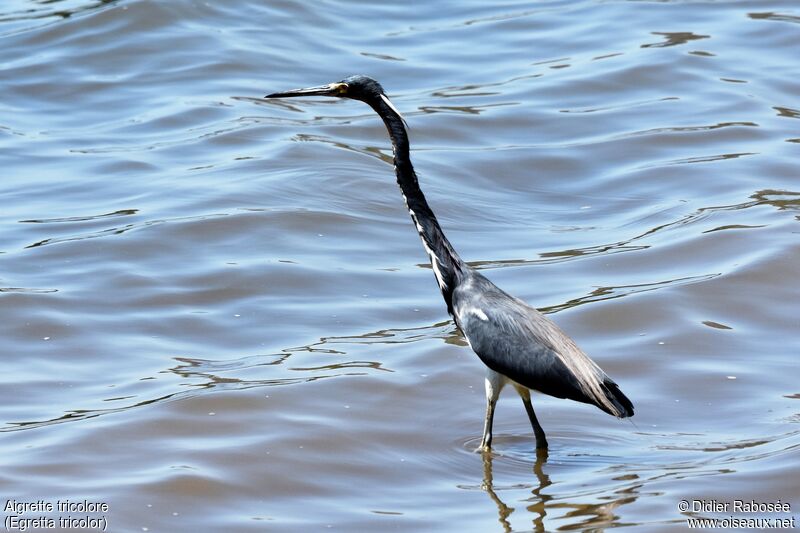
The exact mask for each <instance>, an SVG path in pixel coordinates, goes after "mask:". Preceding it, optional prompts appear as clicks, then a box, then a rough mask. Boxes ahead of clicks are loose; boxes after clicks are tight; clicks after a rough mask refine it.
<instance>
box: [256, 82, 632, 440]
mask: <svg viewBox="0 0 800 533" xmlns="http://www.w3.org/2000/svg"><path fill="white" fill-rule="evenodd" d="M310 95H324V96H339V97H345V98H352V99H356V100H361V101H363V102H365V103H367V104H369V105H370V106H371V107H372V108H373V109H374V110H375V112H377V113H378V115H380V117H381V118H382V119H383V121H384V123H385V124H386V128H387V130H388V131H389V136H390V138H391V140H392V148H393V151H394V166H395V173H396V175H397V183H398V185H399V186H400V190H401V192H402V193H403V198H404V199H405V201H406V206H407V207H408V210H409V213H410V214H411V219H412V221H413V222H414V225H415V226H416V228H417V231H418V233H419V235H420V238H421V239H422V244H423V246H424V247H425V251H426V252H427V253H428V256H429V257H430V260H431V267H432V268H433V272H434V275H435V276H436V281H437V283H438V284H439V288H440V290H441V292H442V296H443V297H444V301H445V304H446V305H447V311H448V312H449V313H450V315H451V316H452V317H453V320H455V323H456V325H457V326H458V327H459V329H460V330H461V331H462V333H464V336H465V337H466V339H467V342H469V345H470V346H471V347H472V349H473V350H474V351H475V353H476V354H477V355H478V357H479V358H480V359H481V361H483V363H484V364H485V365H486V366H487V367H488V373H487V377H486V398H487V408H486V421H485V425H484V433H483V440H482V442H481V448H483V449H488V448H489V447H490V446H491V440H492V420H493V416H494V407H495V404H496V402H497V398H498V396H499V394H500V391H501V390H502V388H503V386H504V385H505V384H507V383H509V384H511V385H513V386H514V388H515V389H516V390H517V392H518V393H519V394H520V396H521V397H522V400H523V403H524V405H525V409H526V411H527V413H528V417H529V418H530V421H531V425H532V426H533V430H534V433H535V435H536V444H537V448H546V447H547V440H546V438H545V435H544V431H543V430H542V428H541V425H540V424H539V422H538V420H537V419H536V415H535V414H534V411H533V407H532V405H531V401H530V389H533V390H537V391H540V392H543V393H545V394H549V395H551V396H555V397H557V398H568V399H570V400H575V401H579V402H584V403H589V404H593V405H596V406H597V407H599V408H600V409H602V410H603V411H605V412H606V413H609V414H611V415H614V416H617V417H620V418H624V417H628V416H632V415H633V404H631V402H630V400H628V398H627V397H626V396H625V395H624V394H623V393H622V392H621V391H620V390H619V387H617V384H616V383H614V381H613V380H611V378H609V377H608V376H607V375H606V374H605V373H604V372H603V371H602V370H601V369H600V367H599V366H597V365H596V364H595V363H594V362H593V361H592V360H591V359H589V358H588V357H587V356H586V354H584V353H583V351H581V349H580V348H578V346H577V345H576V344H575V343H574V342H573V341H572V339H570V338H569V337H568V336H567V335H566V334H565V333H564V332H563V331H561V329H560V328H559V327H558V326H556V325H555V324H554V323H553V322H552V321H551V320H549V319H548V318H547V317H545V316H544V315H542V314H541V313H539V312H538V311H537V310H536V309H534V308H533V307H531V306H529V305H528V304H526V303H525V302H523V301H522V300H520V299H518V298H515V297H513V296H511V295H509V294H507V293H506V292H504V291H502V290H501V289H499V288H498V287H497V286H496V285H494V284H493V283H492V282H491V281H489V280H488V279H487V278H486V277H485V276H483V275H482V274H481V273H479V272H477V271H475V270H474V269H472V268H471V267H470V266H469V265H467V264H466V263H465V262H464V261H462V260H461V258H460V257H459V256H458V254H457V253H456V251H455V249H454V248H453V246H452V245H451V244H450V242H449V241H448V240H447V237H445V235H444V233H443V232H442V228H441V227H440V226H439V223H438V221H437V220H436V216H435V215H434V214H433V211H432V210H431V208H430V206H429V205H428V202H427V200H426V199H425V196H424V195H423V194H422V190H421V189H420V188H419V183H418V181H417V176H416V173H415V172H414V168H413V166H412V165H411V159H410V152H409V143H408V134H407V132H406V129H405V126H404V123H403V119H402V117H401V116H400V113H399V112H398V111H397V109H396V108H395V107H394V106H393V105H392V104H391V102H390V101H389V99H388V97H387V96H386V94H385V93H384V92H383V88H382V87H381V86H380V84H378V82H376V81H375V80H372V79H371V78H367V77H365V76H353V77H351V78H347V79H345V80H343V81H341V82H338V83H331V84H329V85H324V86H321V87H312V88H309V89H298V90H294V91H287V92H282V93H274V94H271V95H268V98H277V97H291V96H310Z"/></svg>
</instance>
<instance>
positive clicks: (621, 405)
mask: <svg viewBox="0 0 800 533" xmlns="http://www.w3.org/2000/svg"><path fill="white" fill-rule="evenodd" d="M603 392H605V394H606V398H607V399H608V401H609V402H610V403H611V405H613V406H614V411H616V412H614V411H612V410H610V409H607V408H606V407H605V406H604V405H598V407H600V409H602V410H603V411H605V412H606V413H608V414H610V415H613V416H616V417H617V418H628V417H629V416H633V404H632V403H631V401H630V400H629V399H628V397H627V396H625V395H624V394H623V393H622V391H621V390H619V386H618V385H617V384H616V383H614V382H613V381H612V380H611V378H609V377H606V378H605V379H604V380H603Z"/></svg>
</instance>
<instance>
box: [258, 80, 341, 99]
mask: <svg viewBox="0 0 800 533" xmlns="http://www.w3.org/2000/svg"><path fill="white" fill-rule="evenodd" d="M342 85H343V84H341V83H329V84H327V85H320V86H318V87H307V88H305V89H292V90H291V91H283V92H279V93H272V94H268V95H267V96H265V97H264V98H289V97H292V96H340V95H341V90H342V87H341V86H342Z"/></svg>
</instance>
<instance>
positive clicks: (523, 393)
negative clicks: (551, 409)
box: [514, 385, 547, 450]
mask: <svg viewBox="0 0 800 533" xmlns="http://www.w3.org/2000/svg"><path fill="white" fill-rule="evenodd" d="M514 388H515V389H517V392H518V393H519V395H520V397H522V403H524V404H525V411H527V412H528V418H529V419H530V421H531V426H533V434H534V435H535V436H536V449H537V450H546V449H547V437H545V436H544V430H543V429H542V426H541V425H539V420H538V419H537V418H536V413H534V412H533V405H531V391H530V390H528V388H527V387H523V386H522V385H514Z"/></svg>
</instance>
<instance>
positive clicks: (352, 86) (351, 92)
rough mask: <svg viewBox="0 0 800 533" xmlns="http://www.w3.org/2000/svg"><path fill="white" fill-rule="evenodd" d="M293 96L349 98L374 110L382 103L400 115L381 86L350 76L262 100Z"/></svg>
mask: <svg viewBox="0 0 800 533" xmlns="http://www.w3.org/2000/svg"><path fill="white" fill-rule="evenodd" d="M294 96H336V97H339V98H351V99H353V100H361V101H362V102H365V103H367V104H369V105H370V106H372V107H373V108H376V109H377V107H376V106H377V105H378V102H381V101H383V102H384V103H386V105H388V106H389V107H390V108H391V109H392V110H393V111H394V112H395V113H397V114H398V115H400V113H399V112H398V111H397V109H396V108H395V107H394V105H392V103H391V102H390V101H389V98H388V97H387V96H386V93H385V92H384V90H383V87H381V84H380V83H378V82H377V81H375V80H373V79H372V78H370V77H368V76H361V75H358V76H350V77H349V78H345V79H343V80H342V81H337V82H334V83H329V84H327V85H319V86H317V87H307V88H305V89H293V90H291V91H282V92H278V93H272V94H268V95H267V96H265V97H264V98H289V97H294Z"/></svg>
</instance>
